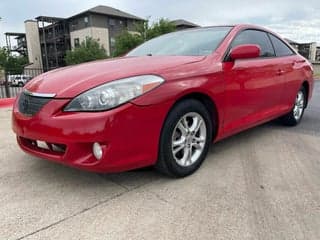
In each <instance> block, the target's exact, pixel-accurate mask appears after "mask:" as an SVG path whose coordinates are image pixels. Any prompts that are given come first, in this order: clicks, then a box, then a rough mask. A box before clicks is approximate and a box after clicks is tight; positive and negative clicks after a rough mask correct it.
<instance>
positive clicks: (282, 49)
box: [269, 34, 295, 57]
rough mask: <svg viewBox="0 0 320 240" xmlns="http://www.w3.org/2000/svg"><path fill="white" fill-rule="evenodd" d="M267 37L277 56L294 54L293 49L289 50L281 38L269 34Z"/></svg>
mask: <svg viewBox="0 0 320 240" xmlns="http://www.w3.org/2000/svg"><path fill="white" fill-rule="evenodd" d="M269 37H270V39H271V41H272V44H273V47H274V49H275V51H276V56H277V57H283V56H290V55H293V54H295V53H294V51H292V50H291V48H289V47H288V46H287V45H286V44H285V43H284V42H283V41H282V40H280V39H279V38H277V37H276V36H274V35H272V34H269Z"/></svg>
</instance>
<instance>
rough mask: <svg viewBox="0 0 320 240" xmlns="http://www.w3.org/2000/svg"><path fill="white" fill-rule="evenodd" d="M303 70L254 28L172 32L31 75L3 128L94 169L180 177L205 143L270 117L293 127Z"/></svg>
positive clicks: (307, 84)
mask: <svg viewBox="0 0 320 240" xmlns="http://www.w3.org/2000/svg"><path fill="white" fill-rule="evenodd" d="M312 71H313V70H312V66H311V64H310V63H309V62H308V61H307V60H306V59H305V58H303V57H302V56H301V55H299V54H298V53H297V52H296V51H295V50H294V49H293V48H292V47H290V45H288V44H287V43H286V42H285V41H284V40H283V39H282V38H281V37H280V36H279V35H277V34H275V33H273V32H270V31H268V30H266V29H264V28H261V27H257V26H253V25H235V26H217V27H206V28H196V29H192V30H186V31H179V32H174V33H170V34H166V35H163V36H160V37H158V38H154V39H152V40H150V41H148V42H146V43H144V44H142V45H140V46H139V47H137V48H136V49H134V50H132V51H131V52H129V53H128V54H127V55H126V56H125V57H121V58H115V59H108V60H102V61H95V62H91V63H85V64H80V65H77V66H74V67H68V68H64V69H61V70H54V71H51V72H48V73H45V74H43V75H40V76H38V77H36V78H34V79H33V80H32V81H30V83H28V84H26V86H25V87H24V90H23V93H22V94H21V95H20V97H19V99H18V100H17V101H16V103H15V105H14V109H13V120H12V124H13V125H12V127H13V130H14V132H15V133H16V135H17V140H18V144H19V146H20V147H21V148H22V149H23V150H24V151H26V152H27V153H29V154H32V155H35V156H38V157H41V158H45V159H49V160H52V161H55V162H59V163H62V164H66V165H69V166H73V167H77V168H82V169H86V170H91V171H96V172H118V171H124V170H129V169H134V168H140V167H144V166H149V165H154V166H155V167H156V169H158V170H159V171H161V172H163V173H165V174H168V175H170V176H175V177H184V176H187V175H189V174H192V173H193V172H194V171H196V170H197V169H198V168H199V166H200V165H201V163H202V162H203V160H204V159H205V157H206V155H207V153H208V149H209V146H210V144H211V142H217V141H219V140H221V139H223V138H226V137H228V136H230V135H233V134H235V133H238V132H240V131H243V130H245V129H248V128H251V127H254V126H256V125H259V124H262V123H264V122H267V121H270V120H272V119H275V118H280V119H281V120H282V122H283V123H284V124H285V125H289V126H294V125H297V124H298V123H299V122H300V121H301V119H302V116H303V113H304V110H305V108H306V107H307V105H308V102H309V100H310V98H311V95H312V90H313V84H314V83H313V76H312ZM274 154H277V153H274Z"/></svg>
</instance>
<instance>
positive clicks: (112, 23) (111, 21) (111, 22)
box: [109, 18, 116, 26]
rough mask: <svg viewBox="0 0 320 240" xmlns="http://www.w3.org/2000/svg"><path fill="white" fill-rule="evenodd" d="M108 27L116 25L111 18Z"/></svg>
mask: <svg viewBox="0 0 320 240" xmlns="http://www.w3.org/2000/svg"><path fill="white" fill-rule="evenodd" d="M109 25H110V26H114V25H116V20H115V19H113V18H109Z"/></svg>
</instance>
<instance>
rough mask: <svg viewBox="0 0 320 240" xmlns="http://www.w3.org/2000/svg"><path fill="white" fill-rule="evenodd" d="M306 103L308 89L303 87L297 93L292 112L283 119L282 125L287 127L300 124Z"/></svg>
mask: <svg viewBox="0 0 320 240" xmlns="http://www.w3.org/2000/svg"><path fill="white" fill-rule="evenodd" d="M306 103H307V95H306V89H305V88H304V87H301V88H300V90H299V91H298V93H297V96H296V99H295V103H294V106H293V108H292V110H291V112H289V113H288V114H286V115H285V116H283V117H282V118H281V120H282V123H283V124H284V125H287V126H296V125H297V124H299V123H300V121H301V119H302V117H303V113H304V109H305V107H306V105H307V104H306Z"/></svg>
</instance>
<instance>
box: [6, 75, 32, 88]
mask: <svg viewBox="0 0 320 240" xmlns="http://www.w3.org/2000/svg"><path fill="white" fill-rule="evenodd" d="M31 78H32V77H31V76H29V75H9V76H8V83H9V85H10V86H15V87H16V86H19V87H23V86H24V85H25V84H26V83H27V82H28V81H29V80H31Z"/></svg>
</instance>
